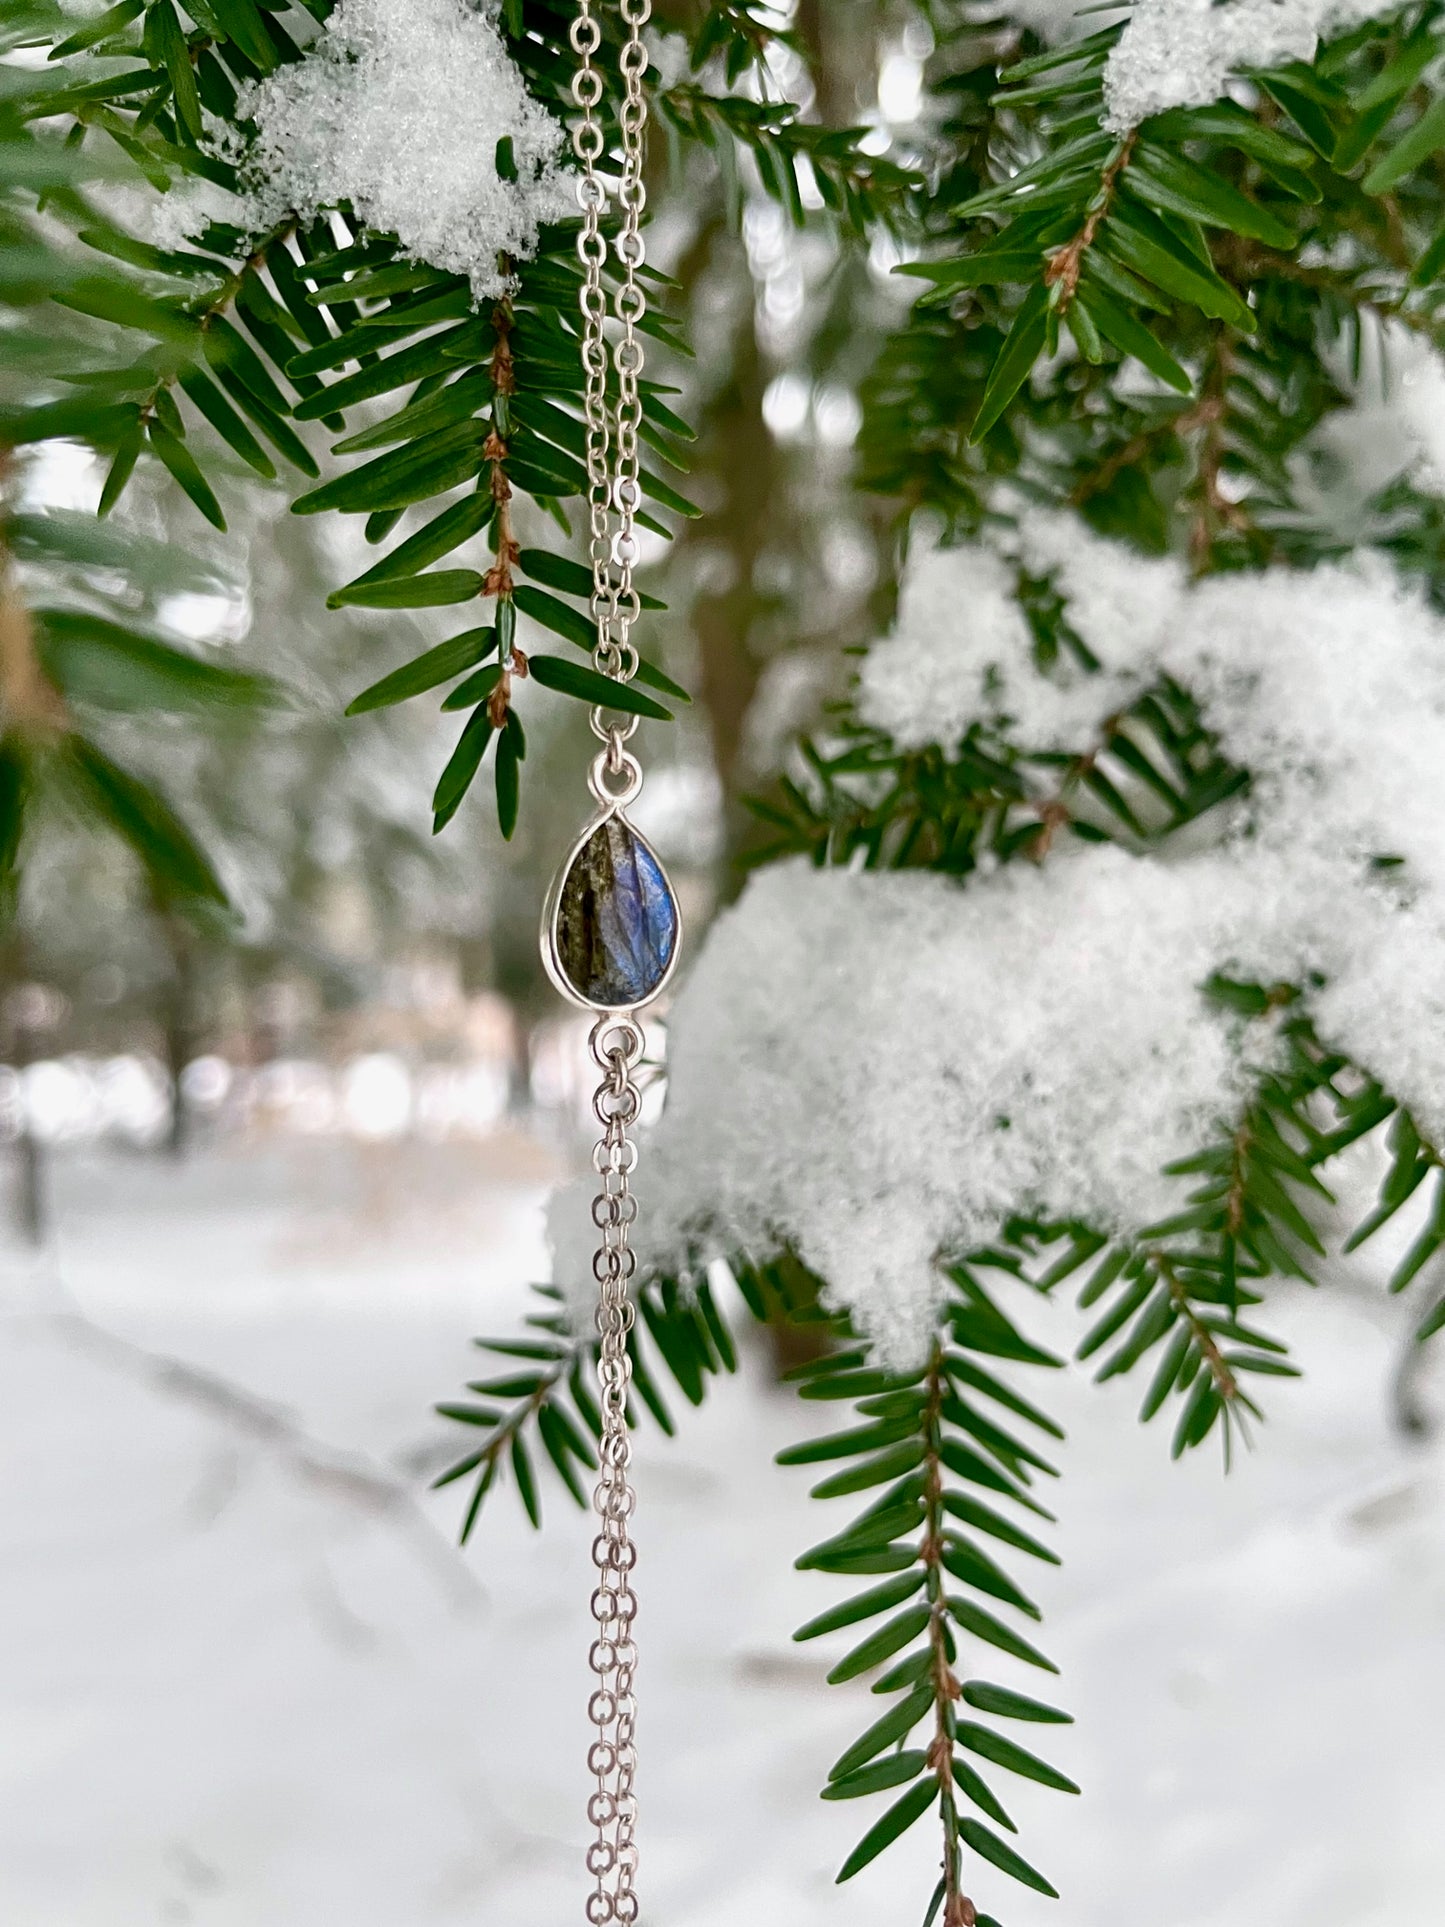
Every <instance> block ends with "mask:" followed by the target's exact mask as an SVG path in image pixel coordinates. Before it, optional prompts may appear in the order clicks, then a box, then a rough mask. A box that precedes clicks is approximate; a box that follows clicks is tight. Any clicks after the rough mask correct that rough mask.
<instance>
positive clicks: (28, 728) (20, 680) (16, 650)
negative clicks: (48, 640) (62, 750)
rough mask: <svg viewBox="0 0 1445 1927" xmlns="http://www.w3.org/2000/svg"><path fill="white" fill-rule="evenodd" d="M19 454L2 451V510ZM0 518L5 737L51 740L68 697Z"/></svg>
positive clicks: (0, 715)
mask: <svg viewBox="0 0 1445 1927" xmlns="http://www.w3.org/2000/svg"><path fill="white" fill-rule="evenodd" d="M14 460H15V457H14V451H13V450H11V449H8V448H0V509H3V490H4V486H5V484H6V482H7V481H8V480H9V478H10V474H11V472H12V469H13V467H14ZM4 535H5V524H4V520H3V516H0V734H7V735H8V734H9V733H10V732H11V731H14V732H15V733H16V734H17V735H21V736H30V737H39V738H42V739H43V738H47V737H53V736H58V735H61V734H63V733H64V732H65V730H67V729H68V728H69V726H70V722H69V716H68V715H67V712H66V708H65V699H64V698H63V697H62V695H61V693H60V691H59V690H58V689H57V688H56V687H55V684H54V683H53V682H51V680H50V678H49V677H48V676H47V675H46V673H45V671H44V670H43V669H42V668H41V666H40V657H39V655H38V653H37V651H36V648H35V625H34V623H33V622H32V621H31V619H30V611H29V609H27V608H26V606H25V604H24V602H23V601H22V600H21V596H20V591H19V588H18V586H17V585H16V581H15V571H14V567H13V564H12V562H11V558H10V551H9V548H8V546H7V545H6V542H5V539H4Z"/></svg>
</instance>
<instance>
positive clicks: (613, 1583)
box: [571, 0, 652, 1927]
mask: <svg viewBox="0 0 1445 1927" xmlns="http://www.w3.org/2000/svg"><path fill="white" fill-rule="evenodd" d="M620 5H621V12H622V19H623V22H624V24H625V26H626V29H627V32H626V35H625V37H624V40H623V45H622V50H621V55H620V63H621V71H622V91H623V99H622V106H621V111H620V116H619V119H620V126H621V133H622V171H621V175H620V178H619V180H618V183H617V190H616V191H617V197H618V202H619V205H620V207H621V222H620V226H619V229H618V234H617V239H616V243H615V246H616V251H617V258H618V262H619V265H620V268H621V275H620V280H619V284H618V287H617V291H616V294H615V296H614V299H613V313H614V315H615V317H616V322H617V331H616V339H615V341H614V343H613V346H612V351H611V355H610V357H609V353H608V343H607V335H606V321H607V298H606V292H605V289H604V286H603V278H602V271H603V268H604V266H605V264H606V259H607V243H606V240H605V238H604V236H603V233H602V220H603V216H604V214H605V212H606V208H607V198H608V195H607V185H606V182H605V181H604V180H603V178H602V176H601V175H600V174H599V173H598V171H597V163H598V162H599V161H600V160H601V158H602V154H603V149H604V144H605V143H604V136H603V131H602V125H601V122H600V121H599V120H598V118H597V110H598V108H599V107H600V105H601V102H602V91H603V90H602V76H601V74H600V73H599V71H598V68H597V64H596V55H597V53H598V50H599V48H600V46H601V42H602V34H601V29H600V28H599V26H598V23H597V19H596V17H595V14H594V6H593V0H578V14H577V18H576V19H575V20H574V21H573V23H572V33H571V39H572V48H573V51H574V52H575V53H576V55H577V60H578V66H577V71H576V73H575V75H574V76H573V80H572V98H573V100H574V102H575V103H576V105H577V108H578V113H579V118H578V120H577V122H576V124H575V125H574V128H573V134H572V144H573V150H574V152H575V153H576V155H577V159H578V162H579V163H580V169H581V171H580V173H579V176H578V181H577V198H578V202H579V205H580V206H581V209H582V228H581V232H580V234H579V235H578V238H577V253H578V257H579V259H580V260H581V263H582V270H583V279H582V290H581V313H582V374H583V408H584V416H585V424H586V448H587V500H588V528H589V548H590V555H591V562H592V617H593V621H594V622H595V624H596V628H597V642H596V646H595V648H594V651H593V662H594V663H595V665H596V667H597V669H598V670H599V671H600V673H601V674H603V675H605V676H611V677H613V678H615V679H616V680H617V681H619V682H628V681H630V680H631V678H632V677H633V676H634V675H636V673H637V666H638V658H637V651H636V649H635V648H634V646H633V644H632V641H631V628H632V624H633V623H634V621H635V620H636V619H637V615H638V611H639V602H638V596H637V591H636V589H635V588H634V586H633V581H632V571H633V567H634V565H635V563H636V561H637V537H636V534H635V531H634V518H635V516H636V512H637V510H638V508H639V507H640V506H641V485H640V481H639V474H638V463H639V455H638V437H639V430H640V427H641V423H642V397H641V390H640V381H641V376H642V366H643V352H642V342H641V340H640V339H639V336H638V332H637V330H638V324H639V323H640V322H641V320H642V318H643V316H644V314H645V313H646V311H647V299H646V295H645V294H644V292H643V289H642V286H641V284H640V282H639V280H638V271H639V269H640V268H641V267H642V263H643V260H644V258H645V252H646V250H645V243H644V240H643V236H642V216H643V212H644V210H645V208H646V204H647V190H646V186H645V183H644V181H643V175H642V168H643V159H644V153H645V142H646V131H647V96H646V94H645V93H644V91H643V85H642V81H643V75H644V74H645V72H646V70H647V48H646V46H645V45H644V44H643V40H642V29H643V27H644V26H645V25H646V23H647V21H648V18H649V16H650V14H651V12H652V4H651V0H620ZM609 362H610V366H611V369H612V371H613V373H614V375H615V379H616V407H615V412H609V408H608V394H607V388H608V380H607V377H608V369H609ZM614 517H615V520H616V526H615V528H614V526H613V522H614ZM637 721H638V719H637V718H636V717H635V716H630V717H627V718H625V719H623V720H619V719H618V717H617V714H616V712H609V711H607V710H606V709H604V708H601V707H599V708H596V709H594V710H593V711H592V728H593V731H594V733H595V734H596V735H597V737H598V738H599V739H600V740H601V742H602V743H603V744H604V745H605V747H604V748H603V750H602V752H601V754H600V755H599V757H598V758H597V763H596V765H595V766H594V774H593V784H594V788H595V789H596V791H597V792H598V795H599V800H601V797H602V795H603V794H604V791H605V789H606V787H607V785H608V779H609V778H611V779H612V781H613V783H614V784H615V782H616V779H618V778H621V779H623V781H624V783H625V784H626V786H627V790H628V792H629V793H631V792H632V791H633V790H635V788H636V786H637V785H638V784H639V783H640V781H641V770H640V768H639V766H638V764H637V761H636V758H635V757H634V756H633V755H632V754H631V752H630V751H628V750H627V749H626V748H625V747H624V745H625V744H626V743H627V741H628V739H629V738H630V737H631V736H632V734H633V732H634V730H635V729H636V727H637ZM591 1047H592V1055H593V1058H594V1059H595V1061H596V1063H597V1066H598V1068H599V1069H600V1070H601V1071H602V1073H603V1077H602V1082H601V1084H600V1085H599V1087H598V1090H597V1093H596V1096H595V1097H594V1098H593V1100H592V1102H593V1109H594V1110H595V1112H596V1115H597V1119H598V1122H599V1123H600V1124H601V1126H602V1136H601V1137H600V1138H599V1139H598V1140H597V1144H596V1146H595V1148H594V1150H593V1153H592V1162H593V1168H594V1169H595V1170H596V1172H597V1175H598V1177H599V1178H600V1179H601V1187H602V1188H601V1190H600V1191H599V1192H598V1194H597V1197H596V1199H595V1200H594V1202H593V1206H592V1219H593V1223H594V1224H595V1225H596V1226H597V1229H598V1231H599V1232H600V1233H601V1243H600V1245H599V1247H598V1249H597V1252H596V1255H595V1256H594V1258H593V1261H592V1270H593V1275H594V1277H595V1279H596V1281H597V1287H598V1302H597V1314H596V1323H597V1340H598V1358H597V1375H598V1385H599V1391H600V1400H599V1408H600V1416H601V1427H602V1436H601V1440H600V1444H599V1457H600V1461H601V1472H600V1474H599V1476H598V1481H597V1488H596V1491H595V1492H594V1494H593V1499H592V1503H593V1507H594V1509H595V1511H596V1513H597V1515H598V1519H599V1522H600V1529H599V1531H598V1533H597V1536H596V1537H595V1538H594V1540H593V1542H592V1557H593V1563H594V1564H595V1566H596V1568H597V1586H596V1589H595V1590H594V1592H593V1594H592V1617H593V1619H594V1620H595V1621H596V1625H597V1631H596V1637H595V1638H594V1639H593V1642H592V1649H591V1653H590V1655H589V1663H590V1665H591V1668H592V1671H593V1673H594V1675H595V1677H596V1682H597V1683H596V1686H595V1688H594V1689H593V1692H592V1696H591V1699H590V1700H589V1701H588V1708H587V1711H588V1717H589V1719H590V1720H591V1721H592V1724H593V1726H594V1727H595V1728H596V1738H595V1739H594V1740H593V1742H592V1745H591V1747H590V1749H589V1751H588V1756H587V1763H588V1769H589V1771H590V1772H591V1773H592V1774H593V1775H594V1776H595V1778H596V1786H595V1788H594V1789H593V1792H592V1794H591V1796H590V1797H589V1799H588V1802H587V1817H588V1821H589V1823H590V1824H591V1826H592V1828H593V1830H594V1832H593V1838H592V1841H591V1843H590V1845H589V1846H588V1849H587V1869H588V1872H589V1873H590V1874H591V1875H592V1878H593V1882H594V1885H593V1888H592V1891H591V1892H590V1893H589V1894H588V1896H587V1919H588V1921H589V1922H590V1923H591V1927H610V1923H618V1924H619V1927H631V1923H633V1922H635V1921H636V1920H637V1918H638V1899H637V1885H636V1877H637V1844H636V1827H637V1796H636V1792H635V1790H634V1781H635V1777H636V1772H637V1751H636V1743H635V1740H636V1717H637V1706H636V1701H635V1699H634V1697H633V1677H634V1673H635V1670H636V1666H637V1647H636V1644H635V1642H634V1639H633V1627H634V1623H635V1620H636V1616H637V1595H636V1593H635V1592H634V1591H633V1589H632V1572H633V1568H634V1567H635V1566H636V1563H637V1548H636V1546H635V1544H634V1543H633V1539H632V1532H631V1524H630V1522H631V1518H632V1513H633V1510H634V1508H635V1506H636V1493H635V1492H634V1490H633V1487H632V1484H631V1482H630V1479H629V1477H628V1472H629V1468H630V1466H631V1461H632V1439H631V1434H630V1432H629V1430H628V1424H627V1395H628V1388H629V1386H630V1384H631V1381H632V1361H631V1356H630V1353H629V1351H628V1336H629V1334H630V1332H631V1330H632V1323H633V1319H634V1316H635V1311H634V1307H633V1303H632V1299H631V1297H630V1295H629V1286H630V1283H631V1280H632V1275H633V1273H634V1271H635V1270H636V1268H637V1254H636V1253H635V1252H634V1251H633V1250H632V1248H631V1245H630V1244H629V1242H628V1237H629V1232H630V1229H631V1226H632V1223H633V1221H634V1219H635V1218H636V1216H637V1200H636V1198H635V1197H634V1196H633V1194H632V1191H631V1187H630V1179H631V1175H632V1172H633V1169H634V1167H635V1166H636V1163H637V1145H636V1143H635V1142H634V1140H633V1139H632V1138H631V1137H630V1136H629V1135H628V1133H629V1130H630V1129H631V1127H632V1126H633V1125H635V1124H636V1122H637V1117H638V1112H639V1109H640V1106H641V1095H640V1092H639V1090H638V1086H637V1084H636V1083H635V1082H634V1080H633V1075H632V1073H633V1070H634V1068H635V1066H636V1065H637V1063H638V1061H639V1059H640V1058H641V1056H642V1053H643V1050H644V1048H645V1039H644V1036H643V1031H642V1026H641V1025H640V1024H639V1023H638V1021H637V1019H636V1017H635V1016H634V1015H631V1014H627V1015H616V1016H606V1017H600V1018H599V1019H598V1020H597V1022H596V1024H594V1026H593V1028H592V1036H591Z"/></svg>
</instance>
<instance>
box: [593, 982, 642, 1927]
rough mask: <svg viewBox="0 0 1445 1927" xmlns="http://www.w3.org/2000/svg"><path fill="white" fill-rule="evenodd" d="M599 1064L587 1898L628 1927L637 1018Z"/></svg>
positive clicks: (597, 1029) (631, 1892)
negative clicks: (596, 1523)
mask: <svg viewBox="0 0 1445 1927" xmlns="http://www.w3.org/2000/svg"><path fill="white" fill-rule="evenodd" d="M591 1042H592V1055H593V1057H594V1058H595V1059H596V1061H597V1063H598V1065H599V1066H600V1068H601V1069H602V1070H603V1072H604V1073H605V1075H604V1076H603V1080H602V1083H601V1085H600V1086H599V1087H598V1090H597V1094H596V1096H595V1097H594V1098H593V1100H592V1103H593V1108H594V1110H595V1111H596V1113H597V1118H598V1121H599V1122H600V1123H601V1125H602V1136H601V1137H600V1138H599V1139H598V1140H597V1144H596V1146H595V1148H594V1150H593V1153H592V1164H593V1168H594V1170H595V1171H596V1172H597V1174H598V1176H599V1177H600V1178H601V1180H602V1188H601V1190H600V1191H599V1192H598V1194H597V1197H596V1198H595V1200H594V1201H593V1205H592V1220H593V1223H594V1224H595V1225H596V1226H597V1228H598V1230H599V1231H600V1232H601V1233H602V1242H601V1244H600V1245H599V1247H598V1249H597V1252H596V1255H595V1256H594V1258H593V1260H592V1273H593V1276H594V1277H595V1278H596V1280H597V1286H598V1300H597V1340H598V1355H597V1377H598V1384H599V1388H600V1393H601V1398H600V1410H601V1418H602V1439H601V1444H600V1457H601V1462H602V1471H601V1474H600V1476H599V1478H598V1481H597V1490H596V1491H595V1493H594V1494H593V1496H592V1504H593V1507H594V1508H595V1510H596V1512H597V1514H598V1517H599V1520H600V1521H601V1525H600V1530H599V1531H598V1533H597V1536H596V1538H595V1539H594V1540H593V1541H592V1558H593V1562H594V1564H595V1565H596V1567H597V1587H596V1590H595V1591H594V1592H593V1594H592V1617H593V1618H594V1619H595V1620H596V1622H597V1636H596V1638H595V1639H594V1640H593V1642H592V1650H591V1653H590V1655H589V1663H590V1665H591V1667H592V1671H593V1672H594V1673H595V1674H596V1676H597V1685H596V1687H595V1689H594V1691H593V1694H592V1697H591V1699H590V1700H589V1701H588V1705H587V1714H588V1718H589V1719H590V1720H591V1721H592V1724H593V1725H594V1726H595V1727H596V1728H597V1737H596V1739H595V1740H593V1742H592V1746H591V1749H590V1750H589V1752H588V1755H587V1765H588V1768H589V1770H590V1771H591V1772H592V1773H593V1774H595V1775H596V1779H597V1785H596V1787H595V1789H594V1790H593V1792H592V1795H591V1797H590V1798H589V1800H588V1802H587V1818H588V1820H589V1821H590V1822H591V1824H592V1826H593V1827H594V1828H595V1830H596V1831H595V1836H594V1838H593V1840H592V1843H591V1845H590V1846H589V1847H588V1849H587V1871H588V1872H589V1873H590V1874H591V1875H592V1877H593V1880H594V1882H595V1885H594V1887H593V1889H592V1892H591V1893H590V1894H589V1895H588V1896H587V1918H588V1920H589V1921H590V1922H591V1923H592V1927H605V1924H606V1923H609V1922H621V1923H623V1927H627V1923H630V1922H633V1921H635V1920H636V1919H637V1915H638V1902H637V1886H636V1880H637V1844H636V1839H635V1834H636V1829H637V1796H636V1793H635V1792H634V1789H633V1782H634V1779H635V1776H636V1773H637V1749H636V1744H635V1734H636V1719H637V1702H636V1700H635V1699H634V1698H633V1691H632V1682H633V1675H634V1673H635V1671H636V1667H637V1647H636V1644H635V1642H634V1639H633V1627H634V1624H635V1621H636V1618H637V1595H636V1593H635V1592H634V1591H633V1590H632V1571H633V1568H634V1567H635V1565H636V1564H637V1547H636V1546H635V1545H634V1544H633V1540H632V1532H631V1527H630V1524H629V1522H630V1520H631V1518H632V1513H633V1509H634V1507H635V1505H636V1503H637V1495H636V1493H635V1491H634V1490H633V1487H632V1485H631V1482H630V1481H629V1479H628V1476H627V1474H628V1467H629V1465H630V1463H631V1460H632V1436H631V1433H630V1432H629V1431H628V1427H627V1392H628V1387H629V1385H630V1384H631V1382H632V1360H631V1356H630V1354H629V1352H628V1348H627V1338H628V1333H629V1332H630V1331H631V1330H632V1321H633V1318H634V1316H635V1315H636V1314H635V1311H634V1308H633V1303H632V1299H631V1298H630V1296H629V1295H628V1284H629V1282H630V1280H631V1278H632V1274H633V1272H634V1271H635V1270H636V1269H637V1253H636V1252H635V1251H634V1250H633V1249H632V1247H631V1246H630V1245H629V1243H628V1232H629V1229H630V1227H631V1225H632V1222H633V1220H634V1219H635V1218H636V1216H637V1199H636V1198H635V1197H634V1196H633V1194H632V1191H631V1188H630V1186H629V1182H628V1180H629V1178H630V1176H631V1174H632V1170H633V1167H634V1166H635V1165H636V1163H637V1145H636V1143H635V1142H634V1140H633V1139H632V1138H630V1137H629V1136H628V1131H629V1129H630V1127H631V1126H632V1125H633V1124H635V1123H636V1121H637V1114H638V1110H639V1108H640V1106H641V1101H642V1100H641V1093H640V1092H639V1090H638V1087H637V1085H636V1083H635V1082H634V1081H633V1077H632V1071H633V1066H634V1065H635V1064H636V1063H637V1060H638V1058H639V1057H640V1056H641V1055H642V1049H643V1037H642V1027H641V1025H640V1024H638V1023H637V1021H636V1019H635V1018H632V1017H599V1018H598V1020H597V1022H596V1024H594V1026H593V1028H592V1039H591Z"/></svg>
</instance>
